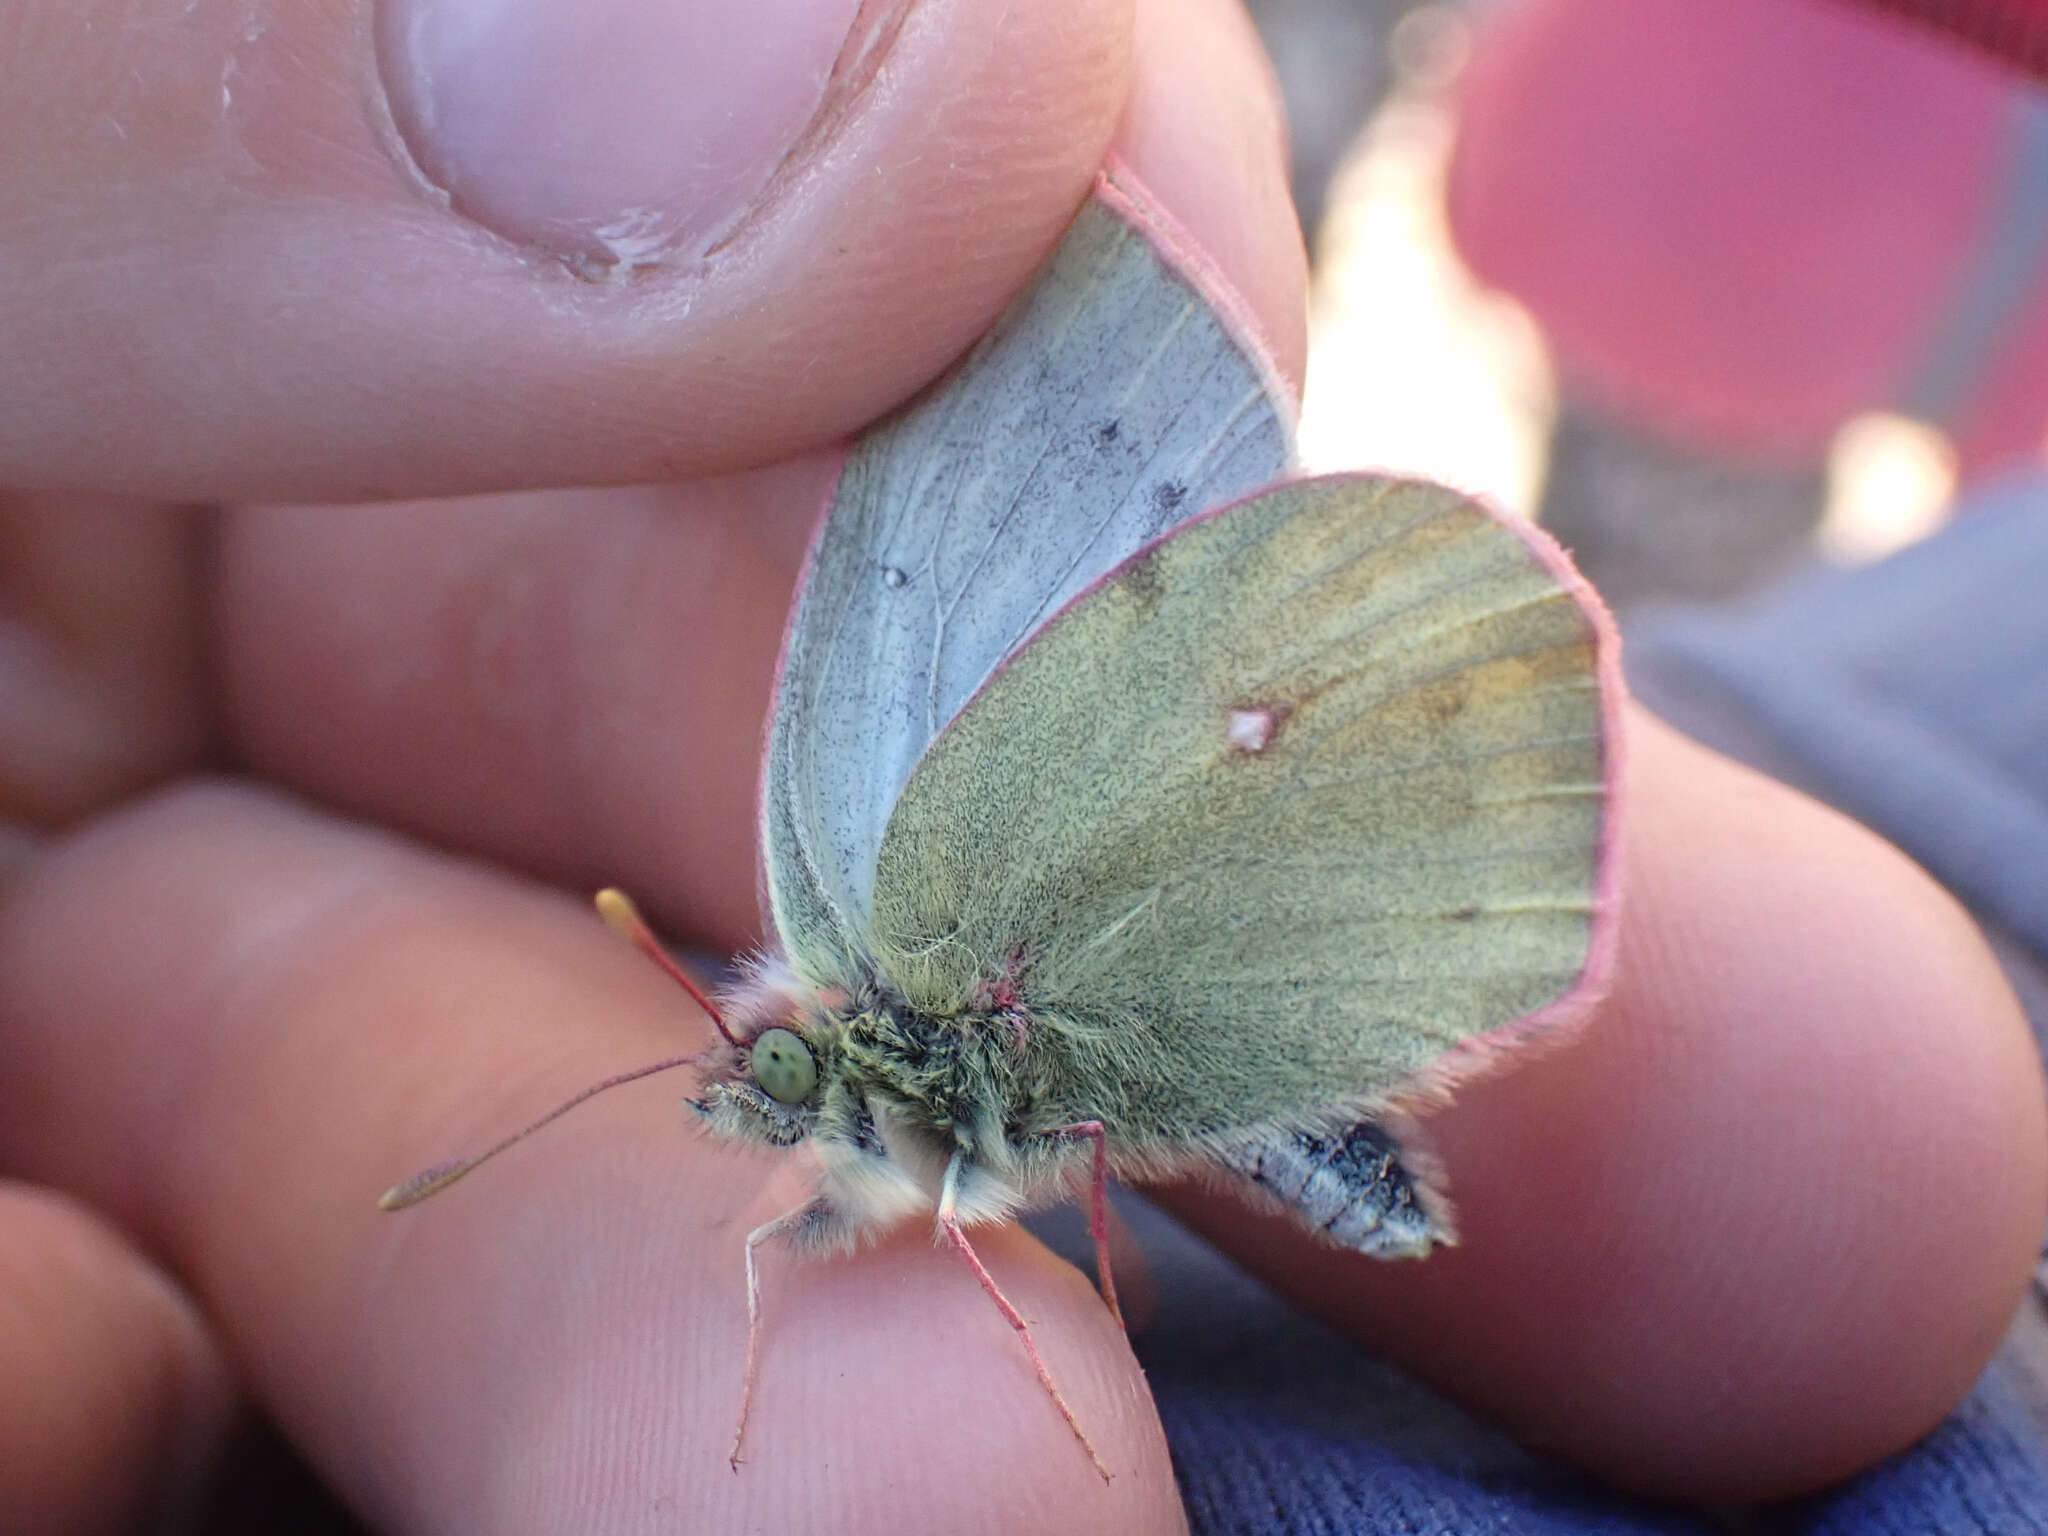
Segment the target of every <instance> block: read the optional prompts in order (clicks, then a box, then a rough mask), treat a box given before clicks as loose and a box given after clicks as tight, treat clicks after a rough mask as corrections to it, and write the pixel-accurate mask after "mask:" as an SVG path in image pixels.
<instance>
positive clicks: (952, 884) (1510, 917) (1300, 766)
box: [868, 476, 1611, 1148]
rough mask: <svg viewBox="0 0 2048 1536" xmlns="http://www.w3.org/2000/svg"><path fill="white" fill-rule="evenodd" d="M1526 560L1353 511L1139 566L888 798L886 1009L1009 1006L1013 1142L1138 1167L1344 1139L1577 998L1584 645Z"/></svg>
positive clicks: (1591, 740)
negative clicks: (1228, 1145)
mask: <svg viewBox="0 0 2048 1536" xmlns="http://www.w3.org/2000/svg"><path fill="white" fill-rule="evenodd" d="M1532 538H1533V539H1535V540H1540V539H1541V535H1529V534H1525V533H1524V532H1520V531H1517V530H1515V529H1513V528H1510V527H1509V526H1507V525H1505V524H1504V523H1502V522H1501V521H1499V520H1497V519H1496V518H1495V517H1493V516H1492V515H1491V514H1489V513H1488V512H1487V511H1485V510H1484V509H1483V508H1481V507H1479V506H1478V505H1477V504H1475V503H1473V502H1470V501H1468V500H1466V499H1465V498H1462V497H1460V496H1458V495H1457V494H1456V493H1454V492H1450V491H1447V490H1444V489H1442V488H1440V487H1437V486H1431V485H1424V484H1420V483H1414V482H1403V481H1393V480H1385V479H1376V478H1371V477H1363V476H1360V477H1343V478H1333V479H1326V480H1312V481H1304V482H1299V483H1296V484H1293V485H1288V486H1283V487H1280V488H1278V489H1276V490H1273V491H1270V492H1267V493H1264V494H1262V495H1259V496H1255V497H1253V498H1251V499H1250V500H1249V501H1246V502H1243V503H1240V504H1239V505H1237V506H1235V507H1232V508H1229V509H1227V510H1225V511H1223V512H1222V513H1220V514H1218V515H1215V516H1212V517H1206V518H1203V519H1200V520H1197V521H1195V522H1193V523H1191V524H1189V525H1188V526H1186V527H1184V528H1182V529H1180V530H1179V531H1177V532H1176V533H1174V534H1172V535H1170V536H1169V537H1167V538H1166V539H1164V540H1163V541H1161V542H1160V543H1158V544H1157V545H1156V546H1154V547H1152V548H1150V549H1149V550H1148V551H1146V552H1144V553H1142V554H1141V555H1139V556H1138V557H1136V558H1135V559H1134V560H1132V561H1131V562H1130V563H1129V564H1128V565H1127V566H1125V567H1124V568H1123V569H1121V570H1120V571H1118V572H1117V573H1115V574H1114V575H1113V576H1111V577H1110V578H1109V579H1108V580H1106V581H1104V582H1103V583H1102V584H1101V585H1099V586H1098V587H1096V588H1095V589H1094V590H1092V591H1090V592H1088V593H1087V594H1086V595H1085V596H1083V597H1081V598H1080V599H1079V600H1078V601H1077V602H1075V603H1074V604H1073V605H1072V606H1071V607H1070V608H1069V609H1067V610H1066V611H1065V612H1064V613H1062V614H1061V615H1059V616H1058V617H1057V618H1056V619H1054V620H1053V621H1052V622H1051V623H1050V624H1048V625H1047V626H1046V627H1045V628H1044V629H1043V630H1042V631H1040V632H1039V633H1038V634H1037V635H1036V636H1035V637H1034V638H1033V639H1032V640H1031V642H1030V644H1028V645H1027V646H1025V647H1024V648H1023V650H1021V651H1020V652H1019V653H1018V654H1017V655H1016V656H1015V657H1014V658H1013V659H1012V660H1011V661H1010V663H1009V664H1008V665H1007V666H1005V667H1004V668H1003V669H1002V670H1001V671H1000V672H999V673H998V674H997V675H996V676H995V677H994V678H993V679H992V680H991V681H990V683H989V684H988V685H987V687H985V688H984V689H983V690H982V692H981V693H980V694H979V695H978V696H976V697H975V699H974V700H973V701H972V702H971V703H970V704H969V705H968V706H967V707H966V708H965V709H964V710H963V711H962V712H961V713H960V714H959V715H958V716H957V718H955V719H954V720H953V722H952V723H951V725H949V726H948V727H947V728H946V730H945V731H944V732H943V733H942V734H941V735H940V736H939V737H938V738H937V740H935V741H934V742H933V743H932V745H931V747H930V749H929V750H928V752H927V753H926V754H925V756H924V758H923V760H922V761H921V762H920V763H919V764H918V765H917V768H916V771H915V772H914V773H913V774H912V775H911V777H910V780H909V783H908V784H907V785H906V787H905V789H904V791H903V794H902V797H901V799H900V800H899V802H898V803H897V806H896V809H895V813H894V815H893V817H892V819H891V821H890V823H889V828H888V834H887V837H886V838H885V840H884V842H883V844H882V848H881V856H880V865H879V869H878V873H877V877H876V886H875V906H874V920H873V926H872V930H871V933H870V934H869V936H868V943H869V944H870V946H871V947H872V949H873V951H874V953H875V954H876V955H877V956H878V957H879V960H880V966H881V971H882V974H883V977H884V980H885V982H886V983H887V984H889V985H890V986H891V987H892V988H894V989H895V990H897V991H899V992H900V994H901V995H902V996H903V997H904V998H906V999H907V1000H908V1002H909V1003H910V1004H911V1005H912V1006H913V1007H916V1008H919V1009H923V1010H926V1011H930V1012H937V1013H949V1012H954V1011H956V1010H958V1009H960V1008H961V1007H963V1006H965V1005H966V1004H967V1003H968V1002H969V1000H971V999H972V998H974V997H975V996H977V995H986V994H987V991H988V985H989V982H990V981H991V979H992V978H1009V979H1013V980H1014V983H1015V987H1016V990H1017V992H1018V994H1019V996H1020V998H1021V1001H1022V1004H1023V1006H1024V1007H1025V1008H1026V1009H1027V1010H1028V1011H1029V1012H1030V1014H1031V1015H1032V1016H1033V1018H1034V1019H1035V1020H1036V1021H1037V1022H1036V1023H1035V1024H1034V1025H1033V1030H1034V1035H1033V1038H1034V1039H1035V1040H1036V1041H1037V1042H1038V1045H1037V1047H1036V1048H1037V1049H1039V1050H1041V1051H1043V1052H1045V1053H1046V1055H1047V1059H1048V1061H1049V1063H1050V1065H1049V1067H1048V1070H1049V1071H1050V1072H1051V1073H1052V1077H1051V1079H1050V1080H1049V1081H1048V1083H1047V1085H1046V1089H1045V1092H1044V1094H1043V1097H1042V1102H1041V1103H1040V1104H1039V1105H1038V1106H1037V1108H1036V1109H1035V1110H1034V1114H1036V1115H1042V1117H1043V1118H1045V1119H1046V1120H1047V1122H1048V1123H1071V1122H1074V1121H1085V1120H1091V1119H1099V1120H1101V1121H1103V1122H1104V1124H1105V1125H1106V1126H1107V1127H1108V1128H1109V1130H1110V1132H1111V1134H1112V1135H1114V1136H1116V1137H1117V1138H1118V1139H1119V1141H1120V1142H1121V1143H1122V1144H1123V1145H1125V1146H1126V1147H1135V1148H1143V1147H1145V1146H1148V1145H1154V1146H1162V1147H1164V1146H1168V1145H1173V1144H1178V1145H1182V1146H1185V1145H1186V1142H1187V1138H1189V1137H1209V1138H1220V1137H1226V1136H1227V1135H1228V1134H1229V1133H1231V1132H1233V1131H1236V1130H1241V1129H1243V1128H1245V1127H1249V1126H1255V1125H1273V1124H1283V1125H1284V1124H1290V1123H1291V1124H1300V1125H1311V1124H1341V1123H1346V1118H1345V1117H1346V1114H1347V1113H1351V1112H1353V1111H1360V1110H1368V1109H1370V1108H1371V1107H1373V1106H1374V1105H1376V1104H1379V1103H1381V1102H1383V1101H1384V1100H1385V1098H1386V1096H1387V1095H1388V1094H1390V1093H1391V1092H1394V1091H1395V1090H1397V1089H1398V1088H1399V1087H1400V1086H1401V1085H1402V1084H1403V1083H1404V1082H1406V1081H1408V1080H1410V1079H1412V1078H1413V1077H1414V1076H1415V1075H1416V1074H1418V1073H1421V1072H1423V1071H1425V1070H1426V1069H1429V1068H1430V1067H1431V1066H1432V1065H1433V1064H1435V1063H1437V1062H1438V1061H1439V1060H1440V1058H1442V1057H1443V1055H1444V1053H1445V1052H1446V1050H1447V1049H1449V1048H1450V1047H1452V1046H1454V1045H1457V1044H1458V1043H1459V1042H1461V1041H1467V1040H1470V1039H1472V1038H1474V1037H1477V1036H1481V1035H1484V1034H1486V1033H1487V1032H1489V1031H1493V1030H1497V1029H1500V1028H1501V1027H1503V1026H1506V1025H1510V1024H1513V1023H1514V1022H1516V1021H1517V1020H1521V1019H1524V1018H1526V1017H1527V1016H1528V1015H1530V1014H1531V1013H1533V1012H1534V1011H1536V1010H1538V1009H1540V1008H1543V1007H1544V1006H1545V1005H1546V1004H1549V1003H1551V1002H1552V1001H1553V1000H1555V999H1557V998H1558V997H1559V996H1560V995H1561V994H1564V993H1566V992H1568V991H1570V990H1571V989H1572V988H1574V987H1575V986H1577V985H1579V984H1580V983H1581V981H1582V973H1583V972H1584V971H1585V970H1586V968H1587V965H1588V952H1589V938H1590V935H1591V931H1592V924H1593V918H1594V913H1595V909H1596V906H1597V905H1598V903H1599V901H1600V900H1601V899H1602V891H1603V890H1604V888H1605V885H1606V881H1605V879H1604V877H1603V873H1602V862H1603V860H1604V859H1605V858H1606V857H1608V854H1607V851H1606V843H1605V840H1604V839H1603V833H1602V828H1603V802H1604V799H1605V793H1606V792H1605V789H1604V785H1605V781H1606V776H1607V769H1608V766H1609V764H1608V762H1607V760H1606V751H1607V749H1606V748H1605V747H1604V745H1603V699H1602V678H1601V670H1602V665H1603V662H1602V657H1601V654H1600V650H1601V646H1602V645H1603V644H1604V642H1603V641H1602V640H1601V638H1600V637H1601V635H1602V634H1603V633H1604V630H1603V628H1602V625H1601V623H1600V622H1599V621H1597V620H1596V618H1595V617H1594V610H1593V608H1592V607H1591V606H1590V605H1591V604H1592V603H1593V602H1594V600H1593V599H1591V598H1590V596H1587V597H1585V598H1584V599H1583V600H1582V599H1581V598H1580V597H1579V596H1577V595H1576V594H1575V592H1574V591H1572V590H1569V589H1568V588H1567V587H1566V586H1565V585H1564V584H1563V582H1562V580H1561V578H1560V576H1559V575H1557V574H1555V573H1554V572H1553V569H1552V568H1551V565H1550V564H1549V563H1547V562H1546V560H1545V559H1543V558H1540V557H1539V555H1538V553H1537V550H1538V548H1539V545H1538V544H1536V543H1532ZM1610 664H1611V661H1610ZM1352 1118H1355V1114H1352Z"/></svg>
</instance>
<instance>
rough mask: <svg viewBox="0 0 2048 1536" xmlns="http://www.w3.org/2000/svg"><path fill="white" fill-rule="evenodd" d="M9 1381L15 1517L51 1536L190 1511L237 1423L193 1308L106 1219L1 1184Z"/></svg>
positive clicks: (4, 1348)
mask: <svg viewBox="0 0 2048 1536" xmlns="http://www.w3.org/2000/svg"><path fill="white" fill-rule="evenodd" d="M0 1381H4V1382H6V1383H7V1390H6V1391H4V1392H0V1446H5V1447H6V1448H7V1449H6V1454H5V1455H4V1456H0V1509H4V1510H6V1511H7V1522H8V1529H9V1530H16V1531H39V1532H48V1533H51V1536H95V1533H100V1532H107V1533H112V1532H118V1531H130V1530H139V1529H142V1528H143V1525H144V1523H145V1521H162V1520H168V1519H173V1518H175V1517H176V1516H177V1515H178V1514H179V1513H180V1512H181V1511H186V1510H189V1508H190V1506H191V1504H192V1502H193V1501H194V1499H195V1498H196V1496H197V1495H198V1493H199V1491H200V1487H201V1483H202V1479H203V1476H204V1474H205V1472H206V1470H207V1468H208V1466H209V1464H210V1463H211V1462H212V1460H213V1458H214V1455H215V1454H216V1452H217V1451H218V1449H219V1447H220V1444H221V1442H222V1440H223V1438H224V1436H225V1434H226V1432H227V1429H228V1426H229V1423H230V1421H231V1418H232V1415H233V1408H234V1394H233V1389H232V1387H231V1385H230V1382H229V1377H228V1372H227V1368H226V1366H225V1365H224V1364H223V1362H222V1360H221V1358H220V1355H219V1353H218V1352H217V1351H216V1349H215V1348H214V1346H213V1343H212V1341H211V1339H210V1338H209V1337H208V1334H207V1332H206V1329H205V1326H204V1324H203V1323H202V1321H201V1319H200V1315H199V1312H198V1311H197V1309H196V1308H195V1307H194V1306H193V1305H192V1302H191V1300H190V1299H189V1298H188V1297H187V1296H186V1295H185V1294H184V1293H183V1292H182V1291H180V1290H179V1289H178V1288H177V1287H176V1286H175V1285H174V1284H173V1283H172V1282H171V1281H170V1280H169V1279H168V1278H167V1277H166V1276H165V1275H164V1274H163V1273H162V1272H161V1271H160V1270H158V1269H157V1268H156V1267H155V1266H154V1265H152V1264H151V1263H150V1262H149V1261H148V1260H146V1259H145V1258H143V1257H142V1255H141V1254H139V1253H137V1252H136V1251H135V1250H134V1249H133V1248H132V1247H130V1246H129V1245H128V1243H127V1242H126V1241H124V1240H123V1239H122V1238H121V1237H120V1235H119V1234H117V1233H116V1232H115V1231H114V1230H113V1229H112V1228H110V1227H109V1226H107V1224H106V1223H105V1222H104V1221H102V1220H101V1219H100V1218H99V1217H97V1216H95V1215H93V1214H92V1213H91V1212H89V1211H87V1210H86V1209H85V1208H84V1207H82V1206H80V1205H77V1204H75V1203H73V1202H72V1201H70V1200H67V1199H64V1198H62V1197H60V1196H58V1195H56V1194H53V1193H52V1192H50V1191H48V1190H42V1189H35V1188H32V1187H30V1186H27V1185H21V1184H6V1183H0ZM152 1528H154V1527H152Z"/></svg>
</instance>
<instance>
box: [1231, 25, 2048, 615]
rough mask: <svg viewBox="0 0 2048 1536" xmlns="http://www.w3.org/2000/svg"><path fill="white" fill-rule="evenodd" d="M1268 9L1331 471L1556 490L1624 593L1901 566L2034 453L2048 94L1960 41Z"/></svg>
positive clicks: (1517, 504) (1548, 512) (1317, 426)
mask: <svg viewBox="0 0 2048 1536" xmlns="http://www.w3.org/2000/svg"><path fill="white" fill-rule="evenodd" d="M1249 7H1250V10H1251V12H1252V15H1253V18H1254V20H1255V21H1256V23H1257V24H1258V26H1259V28H1260V30H1261V32H1262V33H1263V35H1264V37H1265V40H1266V44H1267V48H1268V50H1269V51H1270V53H1271V55H1272V58H1273V61H1274V67H1275V69H1276V71H1277V73H1278V75H1279V78H1280V82H1281V87H1282V90H1283V91H1284V93H1285V95H1286V97H1287V105H1288V112H1289V118H1290V122H1291V124H1292V129H1293V134H1294V168H1293V170H1294V179H1295V195H1296V199H1297V202H1298V204H1299V206H1300V209H1301V214H1302V220H1303V228H1304V233H1305V235H1306V237H1307V239H1308V241H1309V246H1310V250H1311V253H1312V255H1313V257H1314V260H1315V272H1316V277H1315V288H1314V298H1313V311H1312V315H1311V345H1310V362H1309V375H1308V385H1307V395H1306V399H1305V402H1304V406H1303V419H1302V424H1301V443H1302V454H1303V458H1304V461H1305V465H1306V467H1307V468H1309V469H1312V470H1331V469H1340V468H1351V467H1366V466H1373V467H1383V468H1393V469H1398V470H1404V471H1409V472H1414V473H1419V474H1425V475H1428V476H1430V477H1432V478H1435V479H1439V480H1443V481H1446V482H1448V483H1450V484H1453V485H1457V486H1460V487H1463V488H1466V489H1469V490H1475V491H1479V492H1482V493H1484V494H1486V495H1488V496H1490V497H1492V498H1493V499H1494V500H1495V501H1496V502H1498V503H1500V504H1502V505H1504V506H1506V507H1508V508H1510V509H1512V510H1515V511H1519V512H1522V513H1526V514H1528V515H1532V516H1535V517H1537V518H1539V519H1540V520H1541V521H1542V522H1543V523H1544V524H1545V525H1546V526H1548V527H1550V528H1551V529H1552V530H1553V531H1554V532H1555V533H1557V534H1558V536H1559V537H1560V538H1561V539H1562V540H1563V542H1564V543H1566V544H1567V545H1568V546H1570V547H1571V548H1572V549H1573V551H1574V553H1575V555H1576V556H1577V558H1578V560H1579V563H1580V565H1581V566H1582V567H1583V568H1584V569H1585V570H1586V571H1587V573H1588V575H1590V576H1591V577H1592V579H1593V581H1594V582H1595V584H1596V585H1597V586H1599V587H1600V589H1601V590H1602V591H1603V592H1604V593H1605V594H1606V595H1607V597H1608V600H1609V601H1610V602H1611V603H1612V604H1613V605H1614V606H1615V607H1616V608H1617V609H1618V610H1619V611H1620V612H1622V613H1623V615H1624V616H1625V617H1626V616H1627V615H1628V614H1630V613H1631V612H1635V611H1639V610H1642V609H1644V608H1646V607H1649V606H1653V605H1656V604H1659V603H1661V602H1668V601H1674V600H1706V601H1723V600H1731V599H1736V598H1739V597H1741V596H1743V595H1745V594H1747V593H1750V592H1752V591H1755V590H1757V589H1759V588H1761V587H1763V586H1765V585H1768V584H1770V583H1771V582H1773V581H1775V580H1777V579H1778V578H1780V577H1782V576H1785V575H1787V574H1790V573H1792V572H1795V571H1797V570H1798V569H1800V568H1802V567H1807V566H1811V565H1815V564H1819V563H1822V562H1836V563H1857V562H1864V561H1869V560H1872V559H1876V558H1879V557H1881V556H1883V555H1885V554H1888V553H1890V552H1892V551H1894V550H1896V549H1898V548H1900V547H1902V546H1903V545H1905V544H1907V543H1910V542H1911V541H1913V540H1915V539H1918V538H1920V537H1923V536H1924V535H1926V534H1927V533H1929V532H1931V531H1932V530H1933V529H1934V528H1936V527H1938V526H1939V525H1940V523H1941V522H1942V520H1943V519H1945V518H1946V517H1947V516H1949V514H1950V508H1951V507H1952V506H1953V505H1954V503H1955V500H1956V493H1957V491H1958V490H1959V488H1960V489H1965V490H1966V489H1967V488H1968V487H1969V486H1971V485H1973V484H1976V483H1979V482H1984V481H1989V480H1995V479H1997V478H1999V477H2000V476H2002V475H2004V474H2006V473H2009V472H2012V471H2015V470H2019V469H2022V468H2025V467H2027V466H2029V465H2034V466H2038V465H2039V463H2040V460H2041V457H2042V454H2043V443H2044V425H2048V91H2043V90H2042V89H2041V88H2040V86H2039V85H2038V84H2036V83H2033V82H2030V81H2029V80H2028V78H2027V76H2026V74H2025V73H2023V72H2022V71H2021V70H2018V69H2015V68H2013V67H2012V66H2011V64H2010V63H2009V62H2005V61H2001V60H2000V59H1998V58H1997V57H1995V56H1994V55H1993V53H1991V52H1989V51H1986V50H1984V49H1983V48H1981V47H1979V46H1976V45H1975V44H1973V42H1972V41H1971V40H1970V39H1969V38H1968V37H1967V36H1964V35H1959V34H1958V31H1956V30H1949V31H1944V30H1943V29H1942V28H1941V27H1939V26H1930V25H1927V24H1926V18H1925V17H1915V16H1914V15H1912V14H1910V13H1911V12H1912V11H1913V10H1914V9H1915V7H1914V6H1913V5H1910V4H1896V5H1893V6H1891V7H1889V8H1887V7H1884V6H1878V5H1860V4H1856V3H1854V0H1715V3H1714V4H1712V5H1700V4H1698V3H1697V0H1432V3H1417V0H1249ZM1994 8H1995V7H1994ZM1919 9H1921V10H1923V11H1937V10H1939V8H1938V7H1933V6H1923V7H1919ZM1957 9H1961V10H1964V11H1967V10H1968V9H1969V7H1967V6H1965V7H1959V8H1957ZM1984 9H1985V7H1983V6H1979V7H1978V10H1979V11H1980V12H1981V11H1983V10H1984ZM1937 19H1938V18H1937ZM1963 30H1965V31H1966V30H1967V29H1963ZM1980 30H1981V29H1980ZM1981 40H1982V39H1981V38H1980V39H1979V41H1981Z"/></svg>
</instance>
